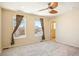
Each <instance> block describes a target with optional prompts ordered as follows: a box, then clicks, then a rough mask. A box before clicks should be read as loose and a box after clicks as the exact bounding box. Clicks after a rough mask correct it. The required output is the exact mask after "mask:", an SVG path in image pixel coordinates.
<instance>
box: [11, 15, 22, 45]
mask: <svg viewBox="0 0 79 59" xmlns="http://www.w3.org/2000/svg"><path fill="white" fill-rule="evenodd" d="M22 20H23V15H16V26H15V28H14V30H13V32H12V37H11V45H14V44H15V41H14V36H13V35H14V34H15V32H16V31H17V29H18V27H19V25H20V24H21V21H22Z"/></svg>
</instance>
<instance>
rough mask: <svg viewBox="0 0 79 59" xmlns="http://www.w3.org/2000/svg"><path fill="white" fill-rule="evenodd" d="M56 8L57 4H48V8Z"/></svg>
mask: <svg viewBox="0 0 79 59" xmlns="http://www.w3.org/2000/svg"><path fill="white" fill-rule="evenodd" d="M56 7H58V2H51V3H49V8H50V9H54V8H56Z"/></svg>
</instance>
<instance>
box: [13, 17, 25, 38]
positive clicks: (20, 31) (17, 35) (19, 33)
mask: <svg viewBox="0 0 79 59" xmlns="http://www.w3.org/2000/svg"><path fill="white" fill-rule="evenodd" d="M15 26H16V18H15V17H14V18H13V29H14V28H15ZM24 37H26V20H25V19H23V20H22V21H21V24H20V26H19V27H18V29H17V31H16V32H15V34H14V38H15V39H18V38H24Z"/></svg>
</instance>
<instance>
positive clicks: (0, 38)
mask: <svg viewBox="0 0 79 59" xmlns="http://www.w3.org/2000/svg"><path fill="white" fill-rule="evenodd" d="M0 53H1V8H0Z"/></svg>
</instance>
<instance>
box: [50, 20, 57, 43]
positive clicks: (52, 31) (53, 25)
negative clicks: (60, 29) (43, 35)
mask: <svg viewBox="0 0 79 59" xmlns="http://www.w3.org/2000/svg"><path fill="white" fill-rule="evenodd" d="M50 38H51V40H53V41H56V40H55V39H56V21H52V22H51V29H50Z"/></svg>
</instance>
